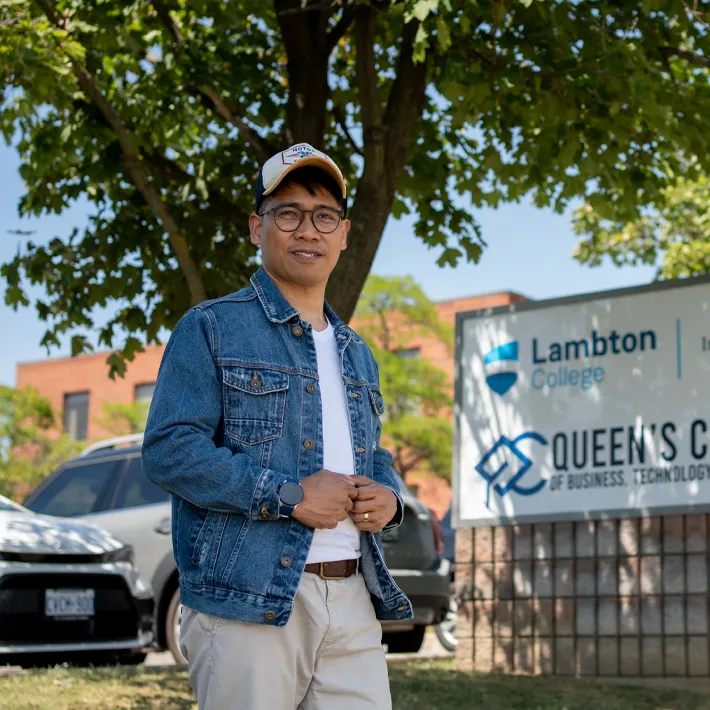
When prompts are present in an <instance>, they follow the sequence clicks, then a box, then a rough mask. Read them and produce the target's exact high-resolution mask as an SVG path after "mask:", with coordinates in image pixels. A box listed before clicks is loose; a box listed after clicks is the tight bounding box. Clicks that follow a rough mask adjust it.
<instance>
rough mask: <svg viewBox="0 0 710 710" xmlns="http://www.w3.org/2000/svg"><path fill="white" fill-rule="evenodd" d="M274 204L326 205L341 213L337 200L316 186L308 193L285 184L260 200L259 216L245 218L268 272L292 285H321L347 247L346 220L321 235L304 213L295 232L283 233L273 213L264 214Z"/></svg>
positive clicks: (314, 207)
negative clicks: (314, 190) (247, 220)
mask: <svg viewBox="0 0 710 710" xmlns="http://www.w3.org/2000/svg"><path fill="white" fill-rule="evenodd" d="M276 207H294V208H299V209H301V210H317V209H318V208H321V207H328V208H330V209H333V210H336V211H337V212H341V207H340V205H339V204H338V201H337V200H336V199H335V197H333V195H331V194H330V193H329V192H328V191H327V190H323V189H318V190H317V191H316V194H315V195H310V194H309V193H308V190H306V189H305V188H304V187H302V186H301V185H286V186H283V187H279V188H278V189H277V190H276V191H275V192H274V193H273V194H272V195H269V197H268V198H267V199H265V200H264V201H263V203H262V204H261V207H260V209H259V211H260V212H261V213H262V214H263V216H259V215H251V217H250V218H249V232H250V236H251V241H252V244H256V245H257V246H260V247H261V256H262V263H263V265H264V268H265V269H266V271H267V272H268V273H269V274H271V275H272V276H273V277H275V278H276V279H277V280H280V281H282V282H285V283H289V284H293V285H296V286H325V284H326V283H327V282H328V277H329V276H330V274H331V272H332V271H333V269H334V268H335V265H336V264H337V263H338V259H339V258H340V252H341V251H343V250H344V249H345V247H346V246H347V237H348V230H349V229H350V222H349V221H348V220H346V219H344V220H341V221H340V224H339V225H338V227H337V228H336V229H335V231H333V232H331V233H330V234H322V233H321V232H319V231H318V230H317V229H316V228H315V227H314V226H313V219H312V217H313V215H312V213H311V212H306V213H305V214H304V215H303V221H302V222H301V225H300V226H299V227H298V229H296V231H295V232H285V231H283V230H282V229H280V228H279V226H278V225H277V223H276V219H275V215H274V212H268V213H267V214H264V213H265V212H267V210H271V209H272V208H276Z"/></svg>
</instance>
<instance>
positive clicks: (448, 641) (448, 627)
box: [434, 597, 459, 651]
mask: <svg viewBox="0 0 710 710" xmlns="http://www.w3.org/2000/svg"><path fill="white" fill-rule="evenodd" d="M458 610H459V605H458V604H457V603H456V600H455V599H454V598H453V597H451V600H450V601H449V608H448V611H447V612H446V616H445V617H444V618H443V619H442V620H441V622H440V623H438V624H437V625H436V626H435V627H434V631H436V637H437V638H438V639H439V643H440V644H441V645H442V646H443V647H444V648H445V649H446V650H447V651H455V650H456V646H457V643H458V641H457V639H456V615H457V613H458Z"/></svg>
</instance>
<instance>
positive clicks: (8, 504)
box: [0, 496, 29, 513]
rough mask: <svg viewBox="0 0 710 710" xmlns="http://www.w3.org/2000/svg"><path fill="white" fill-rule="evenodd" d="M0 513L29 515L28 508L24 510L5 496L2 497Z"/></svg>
mask: <svg viewBox="0 0 710 710" xmlns="http://www.w3.org/2000/svg"><path fill="white" fill-rule="evenodd" d="M0 511H4V512H8V513H27V512H29V511H28V510H27V508H23V507H22V506H21V505H20V504H19V503H15V502H13V501H11V500H10V499H9V498H5V496H0Z"/></svg>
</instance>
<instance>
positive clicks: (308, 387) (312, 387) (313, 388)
mask: <svg viewBox="0 0 710 710" xmlns="http://www.w3.org/2000/svg"><path fill="white" fill-rule="evenodd" d="M315 391H316V386H315V385H314V384H313V383H312V382H309V383H308V384H307V385H306V392H308V394H313V393H314V392H315Z"/></svg>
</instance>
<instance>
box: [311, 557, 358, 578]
mask: <svg viewBox="0 0 710 710" xmlns="http://www.w3.org/2000/svg"><path fill="white" fill-rule="evenodd" d="M358 562H359V560H339V561H338V562H314V563H313V564H310V565H306V566H305V568H304V570H303V571H304V572H309V573H310V574H317V575H318V576H319V577H320V578H321V579H328V580H340V579H346V578H347V577H352V576H353V575H354V574H357V568H358Z"/></svg>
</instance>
